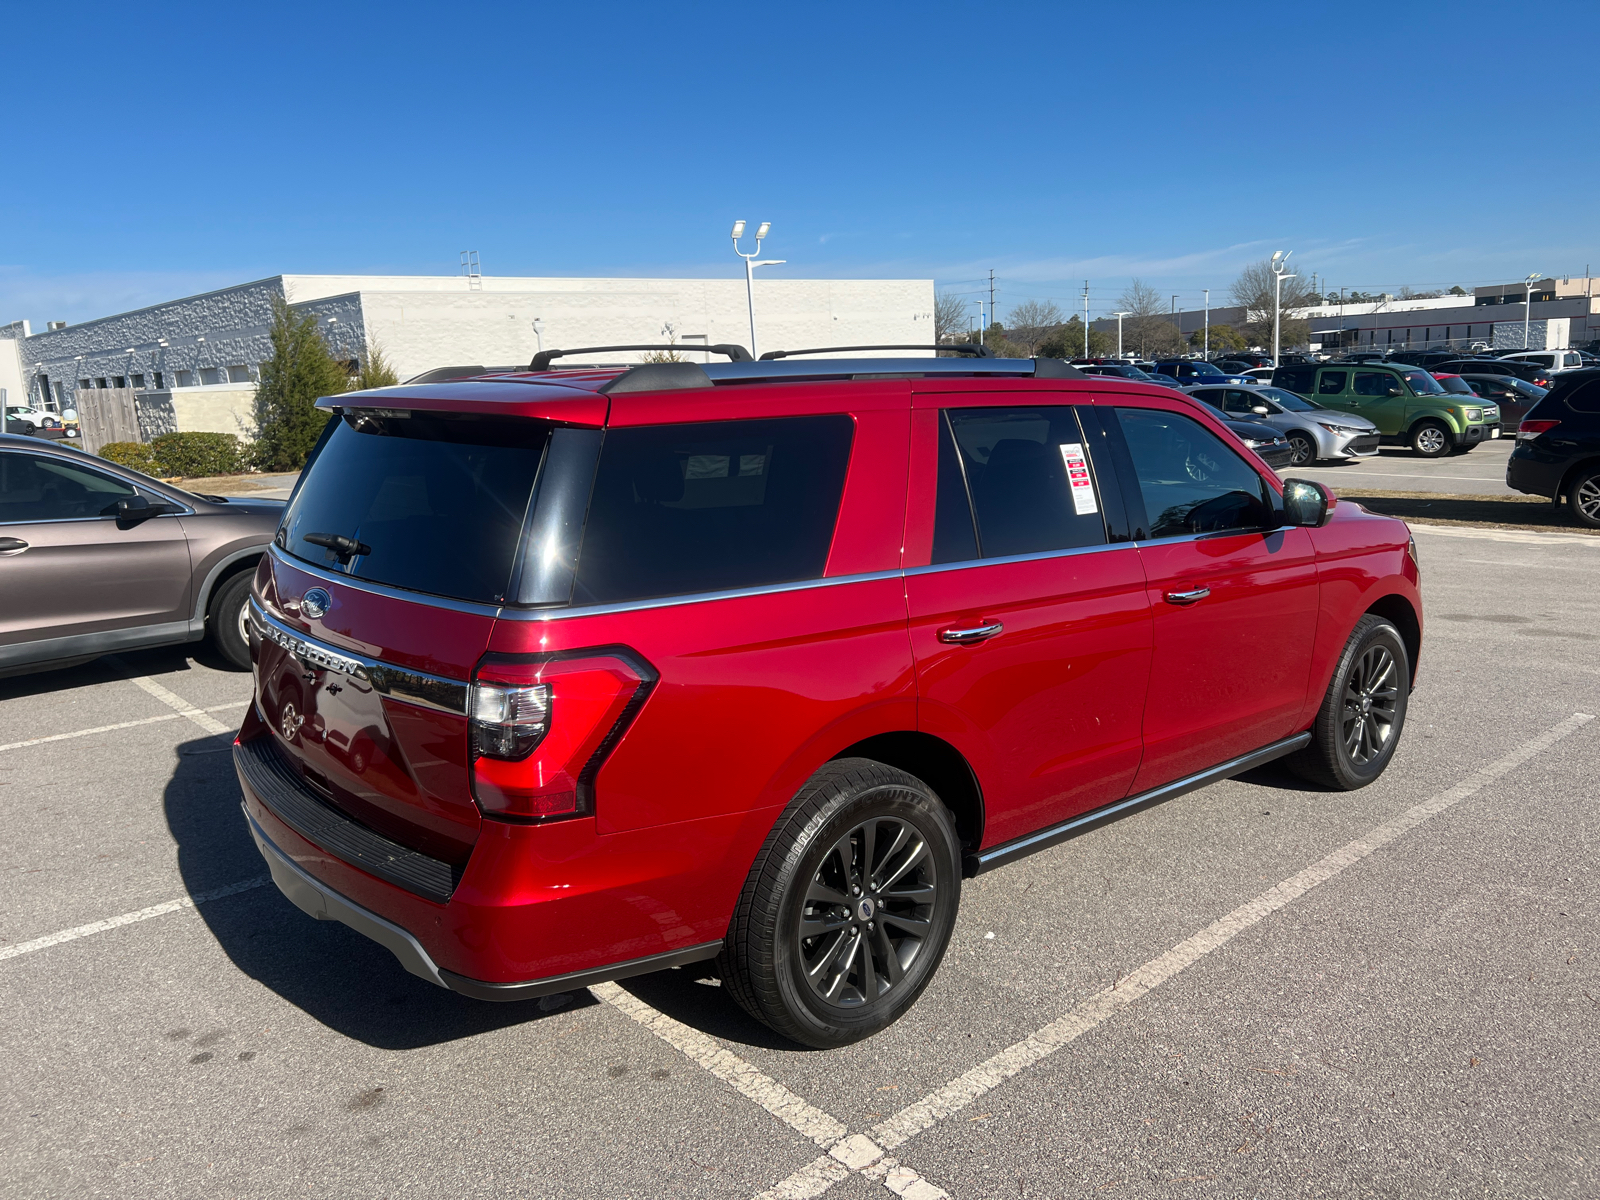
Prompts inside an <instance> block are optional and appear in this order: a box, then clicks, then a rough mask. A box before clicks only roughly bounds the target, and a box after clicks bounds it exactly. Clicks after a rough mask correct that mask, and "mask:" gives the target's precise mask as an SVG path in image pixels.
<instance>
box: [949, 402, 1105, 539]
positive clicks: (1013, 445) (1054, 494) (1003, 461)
mask: <svg viewBox="0 0 1600 1200" xmlns="http://www.w3.org/2000/svg"><path fill="white" fill-rule="evenodd" d="M946 417H947V419H948V420H949V423H950V430H951V433H952V434H953V436H954V438H955V445H956V449H957V451H958V452H959V455H960V460H959V464H958V465H959V466H960V467H961V469H962V470H963V472H964V474H965V479H966V484H967V490H968V492H969V494H970V495H971V497H972V509H973V512H974V514H975V516H976V518H977V521H976V524H977V536H978V552H979V555H980V556H981V557H983V558H1005V557H1007V556H1009V555H1013V554H1038V553H1042V552H1044V551H1047V550H1070V549H1074V548H1076V547H1079V546H1099V545H1102V544H1103V543H1104V542H1105V540H1106V527H1105V520H1104V518H1103V517H1102V516H1101V510H1100V501H1099V493H1098V492H1097V491H1096V487H1095V479H1094V471H1093V468H1092V467H1091V466H1090V465H1089V456H1088V452H1087V445H1086V441H1087V440H1086V439H1085V437H1084V435H1083V431H1082V430H1081V429H1080V428H1079V425H1078V417H1077V413H1076V412H1075V411H1074V410H1073V409H1072V408H1071V407H1069V406H1067V405H1060V406H1049V407H1040V408H966V409H949V410H946ZM943 475H944V465H943V463H941V465H940V476H941V478H940V487H939V490H940V499H941V507H942V501H943V497H944V494H945V486H944V479H943ZM938 524H939V522H938V520H937V519H936V520H935V542H936V544H937V542H938ZM936 561H938V560H937V559H936ZM945 561H949V560H945Z"/></svg>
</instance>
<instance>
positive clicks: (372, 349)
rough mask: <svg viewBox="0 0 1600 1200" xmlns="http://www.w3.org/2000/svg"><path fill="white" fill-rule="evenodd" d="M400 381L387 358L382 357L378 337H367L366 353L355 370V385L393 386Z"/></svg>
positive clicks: (360, 386) (362, 386)
mask: <svg viewBox="0 0 1600 1200" xmlns="http://www.w3.org/2000/svg"><path fill="white" fill-rule="evenodd" d="M399 382H400V376H399V375H397V374H395V370H394V368H393V367H392V366H390V365H389V360H388V359H387V358H385V357H384V354H383V346H382V345H380V344H379V342H378V339H377V338H375V337H372V336H370V335H369V336H368V338H367V355H366V357H365V358H363V359H362V360H361V369H360V370H359V371H357V372H356V387H358V388H361V389H363V390H365V389H366V388H380V387H394V386H395V385H396V384H398V383H399Z"/></svg>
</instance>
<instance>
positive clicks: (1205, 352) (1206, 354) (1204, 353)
mask: <svg viewBox="0 0 1600 1200" xmlns="http://www.w3.org/2000/svg"><path fill="white" fill-rule="evenodd" d="M1205 292H1206V337H1205V343H1204V348H1203V349H1202V350H1201V351H1200V354H1201V357H1203V358H1204V359H1205V360H1206V361H1207V362H1210V361H1211V289H1210V288H1206V290H1205Z"/></svg>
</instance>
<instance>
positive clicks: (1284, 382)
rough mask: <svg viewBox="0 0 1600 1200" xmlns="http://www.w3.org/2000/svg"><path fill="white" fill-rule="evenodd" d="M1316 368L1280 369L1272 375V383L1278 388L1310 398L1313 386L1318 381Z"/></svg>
mask: <svg viewBox="0 0 1600 1200" xmlns="http://www.w3.org/2000/svg"><path fill="white" fill-rule="evenodd" d="M1316 377H1317V369H1316V368H1315V367H1279V368H1278V369H1277V370H1276V371H1274V372H1273V373H1272V382H1273V383H1274V384H1276V385H1277V386H1278V387H1281V388H1287V389H1288V390H1289V391H1291V392H1299V393H1300V394H1301V395H1302V396H1309V395H1310V394H1311V392H1312V390H1313V388H1312V384H1313V382H1314V381H1315V380H1316Z"/></svg>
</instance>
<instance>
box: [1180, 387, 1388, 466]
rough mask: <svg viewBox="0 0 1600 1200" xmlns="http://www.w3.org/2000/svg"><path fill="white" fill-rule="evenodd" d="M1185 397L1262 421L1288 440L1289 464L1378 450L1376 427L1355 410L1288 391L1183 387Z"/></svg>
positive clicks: (1368, 454)
mask: <svg viewBox="0 0 1600 1200" xmlns="http://www.w3.org/2000/svg"><path fill="white" fill-rule="evenodd" d="M1184 390H1185V391H1187V392H1188V394H1189V395H1191V396H1193V397H1194V398H1195V399H1196V400H1200V401H1203V402H1204V403H1206V404H1208V405H1210V406H1211V407H1212V408H1214V409H1216V410H1217V411H1219V412H1222V413H1226V414H1227V415H1228V416H1230V417H1234V418H1243V419H1245V420H1254V421H1265V422H1266V423H1267V424H1268V425H1271V426H1273V427H1274V428H1276V429H1278V430H1279V431H1280V432H1282V434H1283V435H1284V436H1285V437H1286V438H1288V439H1289V445H1290V447H1291V448H1292V449H1293V451H1294V458H1293V460H1292V465H1293V466H1296V467H1305V466H1310V465H1311V464H1312V463H1315V462H1316V461H1317V460H1318V459H1319V458H1334V459H1352V458H1369V457H1371V456H1372V455H1374V454H1376V453H1377V452H1378V427H1377V426H1376V425H1374V424H1373V423H1372V422H1371V421H1369V420H1367V419H1366V418H1365V417H1358V416H1356V414H1355V413H1348V412H1340V411H1338V410H1337V409H1332V408H1323V407H1322V405H1320V404H1315V403H1313V402H1312V401H1310V400H1307V399H1305V398H1304V397H1302V396H1296V395H1295V394H1294V393H1293V392H1286V391H1284V390H1283V389H1282V388H1278V387H1272V386H1270V385H1267V384H1261V385H1258V386H1248V385H1246V386H1233V387H1193V388H1185V389H1184Z"/></svg>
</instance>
